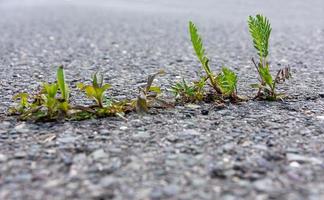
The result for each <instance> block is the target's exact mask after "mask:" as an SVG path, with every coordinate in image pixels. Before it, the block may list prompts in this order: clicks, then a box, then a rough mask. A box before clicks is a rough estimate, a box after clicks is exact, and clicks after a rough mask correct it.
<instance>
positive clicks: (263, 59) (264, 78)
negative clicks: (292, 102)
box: [248, 14, 291, 100]
mask: <svg viewBox="0 0 324 200" xmlns="http://www.w3.org/2000/svg"><path fill="white" fill-rule="evenodd" d="M248 25H249V31H250V33H251V37H252V40H253V45H254V48H255V49H256V50H257V53H258V56H259V61H258V62H256V61H255V60H254V59H253V58H252V62H253V64H254V65H255V67H256V69H257V71H258V74H259V81H260V83H259V84H253V85H252V87H254V88H257V89H258V93H257V95H256V96H255V99H258V98H259V99H267V100H276V99H278V98H282V97H283V94H277V93H276V84H279V83H282V82H284V81H285V80H287V79H289V78H290V77H291V74H290V69H289V68H288V67H286V68H284V69H281V70H279V71H278V73H277V75H276V77H275V78H273V76H272V75H271V73H270V67H269V65H270V64H269V62H268V60H267V59H268V55H269V38H270V34H271V31H272V28H271V25H270V22H269V20H268V19H267V18H266V17H264V16H262V15H259V14H258V15H256V16H255V17H252V16H250V17H249V19H248Z"/></svg>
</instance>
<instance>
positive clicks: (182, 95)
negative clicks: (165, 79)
mask: <svg viewBox="0 0 324 200" xmlns="http://www.w3.org/2000/svg"><path fill="white" fill-rule="evenodd" d="M205 85H206V80H205V78H201V79H200V80H199V81H197V82H194V83H190V84H188V83H187V82H186V80H185V79H182V81H181V82H178V83H176V84H175V85H173V86H172V87H171V92H172V93H173V94H174V96H175V98H176V99H180V100H181V101H182V102H184V103H196V102H200V101H202V100H203V99H204V96H205V91H204V87H205Z"/></svg>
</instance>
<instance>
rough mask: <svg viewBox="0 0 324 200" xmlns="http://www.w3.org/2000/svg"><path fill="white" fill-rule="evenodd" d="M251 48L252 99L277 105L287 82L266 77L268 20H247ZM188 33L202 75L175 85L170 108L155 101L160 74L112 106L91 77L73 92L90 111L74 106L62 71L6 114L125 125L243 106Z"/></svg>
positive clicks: (229, 74)
mask: <svg viewBox="0 0 324 200" xmlns="http://www.w3.org/2000/svg"><path fill="white" fill-rule="evenodd" d="M248 26H249V31H250V33H251V37H252V41H253V46H254V47H255V49H256V50H257V55H258V60H257V61H256V60H255V59H254V58H252V64H253V65H254V66H255V68H256V71H257V73H258V80H259V83H256V84H252V85H251V86H252V87H253V88H256V89H257V94H256V95H255V97H254V98H253V99H258V100H272V101H273V100H278V99H282V98H284V94H281V93H277V91H276V89H277V85H278V84H280V83H283V82H285V81H286V80H287V79H289V78H290V77H291V74H290V70H289V68H288V67H286V68H284V69H280V70H279V71H278V72H277V74H276V76H272V75H271V73H270V64H269V61H268V54H269V38H270V33H271V30H272V29H271V25H270V23H269V20H268V19H267V18H266V17H264V16H262V15H256V16H255V17H252V16H250V17H249V19H248ZM189 33H190V38H191V42H192V45H193V49H194V51H195V53H196V55H197V58H198V60H199V61H200V63H201V67H202V69H203V71H204V72H205V73H204V75H202V76H201V77H199V79H198V80H197V81H195V82H190V83H189V82H188V81H186V80H185V79H183V80H182V81H180V82H178V83H175V84H174V85H173V86H172V87H171V89H170V90H171V91H172V92H173V94H174V95H175V99H176V101H175V103H170V102H166V101H165V100H163V99H161V98H160V95H161V92H162V91H161V88H160V87H159V86H155V85H153V82H154V79H155V78H156V77H157V76H158V75H162V74H163V73H164V72H163V71H159V72H157V73H155V74H152V75H149V77H148V79H147V83H146V84H145V86H143V87H140V88H138V91H139V92H138V94H137V98H134V99H124V100H121V101H115V100H112V99H110V98H107V96H106V91H107V90H108V89H109V88H111V85H110V84H108V83H104V77H103V75H102V74H99V73H95V74H94V75H93V76H92V81H91V83H90V84H85V83H78V84H77V88H78V89H79V90H80V91H82V92H84V94H85V95H86V96H87V97H88V98H90V99H92V100H93V102H94V104H93V105H90V106H89V105H87V106H85V105H73V104H72V103H71V102H70V89H69V85H68V84H67V83H66V80H65V74H64V68H63V66H60V67H58V69H57V80H56V82H54V83H43V85H42V89H41V90H40V91H37V93H36V94H35V95H30V94H28V93H19V94H17V95H16V96H15V97H14V99H16V100H18V101H19V103H18V105H16V106H15V107H13V108H10V111H9V113H10V114H16V115H19V118H20V119H21V120H35V121H53V120H60V119H64V120H83V119H89V118H98V117H108V116H119V117H121V118H124V119H125V117H124V116H125V114H126V113H128V112H133V111H136V112H138V113H147V112H148V111H149V109H150V108H152V107H163V108H166V107H170V106H173V105H174V104H177V103H199V102H213V103H220V104H222V103H225V102H232V103H237V102H241V101H246V100H248V99H247V98H245V97H241V96H239V95H238V92H237V83H238V76H237V75H236V74H235V72H234V71H232V70H231V69H229V68H228V67H225V66H223V67H222V68H221V71H220V72H218V73H215V72H213V71H212V70H211V67H210V63H209V61H210V59H209V58H208V56H207V54H206V50H205V47H204V46H203V41H202V37H201V36H200V35H199V33H198V29H197V27H196V25H195V24H194V23H193V22H191V21H190V22H189Z"/></svg>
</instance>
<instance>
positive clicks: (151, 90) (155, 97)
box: [132, 70, 169, 113]
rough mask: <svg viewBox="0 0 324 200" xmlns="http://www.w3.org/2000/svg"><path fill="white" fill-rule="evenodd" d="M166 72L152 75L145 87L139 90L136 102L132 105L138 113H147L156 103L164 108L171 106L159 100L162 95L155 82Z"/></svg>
mask: <svg viewBox="0 0 324 200" xmlns="http://www.w3.org/2000/svg"><path fill="white" fill-rule="evenodd" d="M164 73H165V72H164V71H163V70H161V71H159V72H157V73H155V74H151V75H149V76H148V78H147V82H146V84H145V86H144V87H140V88H139V94H138V96H137V98H136V99H135V100H133V102H132V105H133V107H134V108H135V110H136V111H137V112H138V113H147V112H148V111H149V108H150V107H153V105H154V104H155V103H158V104H160V105H162V106H166V105H169V104H168V103H167V102H165V101H164V100H162V99H160V98H159V95H160V94H161V93H162V92H161V88H160V87H159V86H154V85H153V81H154V79H155V78H156V77H157V76H158V75H163V74H164Z"/></svg>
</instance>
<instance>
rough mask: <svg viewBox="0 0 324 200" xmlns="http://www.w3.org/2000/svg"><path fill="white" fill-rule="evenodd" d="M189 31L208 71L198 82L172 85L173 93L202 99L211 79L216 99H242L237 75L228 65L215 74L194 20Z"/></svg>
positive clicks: (194, 46) (197, 54) (196, 99)
mask: <svg viewBox="0 0 324 200" xmlns="http://www.w3.org/2000/svg"><path fill="white" fill-rule="evenodd" d="M189 33H190V38H191V42H192V46H193V48H194V51H195V53H196V56H197V58H198V60H199V61H200V63H201V65H202V68H203V70H204V71H205V73H206V76H205V77H201V79H200V81H199V82H197V83H198V84H192V85H188V84H187V83H186V81H184V80H183V81H182V82H179V83H176V84H175V85H174V86H173V87H172V91H173V93H174V94H175V95H176V97H178V98H180V99H181V100H182V101H184V102H196V101H201V100H203V99H204V98H205V97H203V96H204V95H205V92H203V88H204V86H205V84H206V83H205V82H207V81H209V82H208V83H209V85H210V86H211V87H212V88H213V89H214V98H215V99H216V100H220V101H223V100H224V99H231V100H233V101H239V100H242V99H241V98H240V97H239V96H238V95H237V80H238V78H237V75H236V74H235V73H234V72H233V71H232V70H230V69H229V68H227V67H222V70H221V72H220V73H218V74H215V73H214V72H213V71H212V70H211V68H210V66H209V58H208V57H207V55H206V50H205V47H204V45H203V41H202V38H201V36H200V35H199V33H198V29H197V27H196V25H195V24H194V23H193V22H191V21H190V22H189Z"/></svg>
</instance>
